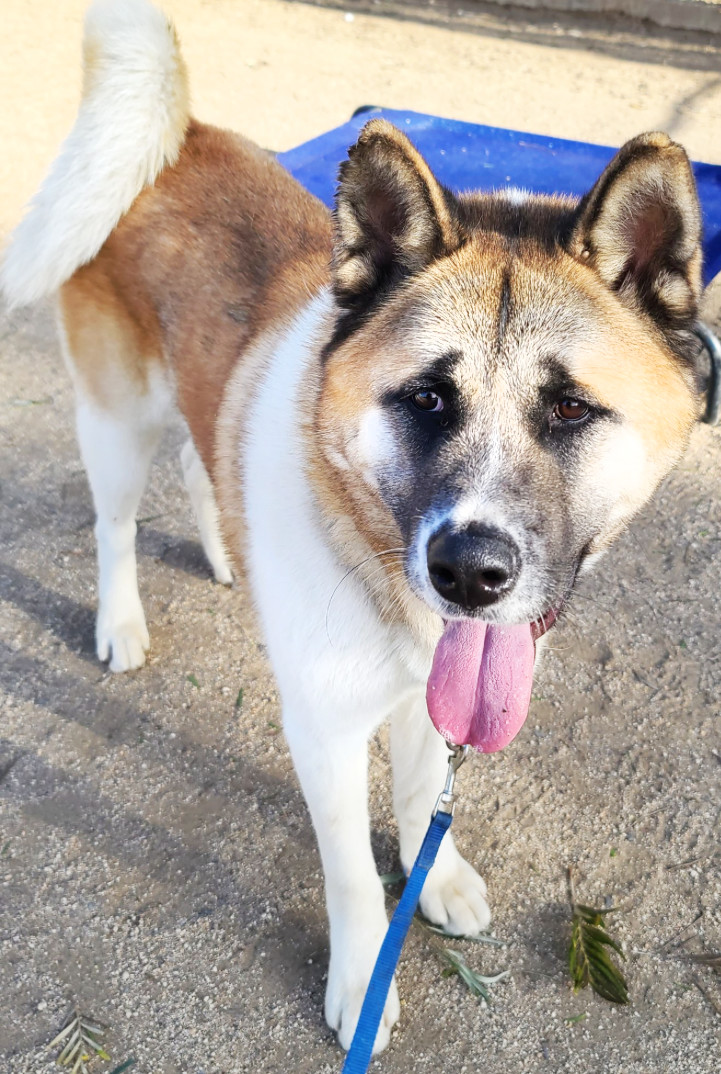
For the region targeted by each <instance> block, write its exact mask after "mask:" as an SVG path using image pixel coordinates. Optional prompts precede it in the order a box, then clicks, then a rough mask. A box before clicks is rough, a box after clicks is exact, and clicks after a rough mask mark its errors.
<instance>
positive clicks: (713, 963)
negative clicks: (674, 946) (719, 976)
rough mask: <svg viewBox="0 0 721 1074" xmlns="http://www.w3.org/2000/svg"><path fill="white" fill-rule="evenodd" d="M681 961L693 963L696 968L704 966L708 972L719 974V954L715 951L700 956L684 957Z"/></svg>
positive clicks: (720, 964)
mask: <svg viewBox="0 0 721 1074" xmlns="http://www.w3.org/2000/svg"><path fill="white" fill-rule="evenodd" d="M682 961H683V962H695V963H696V965H697V966H706V967H707V968H708V969H710V970H716V972H717V973H721V954H719V952H717V951H712V952H710V953H707V954H702V955H685V956H684V957H683V959H682Z"/></svg>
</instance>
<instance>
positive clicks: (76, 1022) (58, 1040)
mask: <svg viewBox="0 0 721 1074" xmlns="http://www.w3.org/2000/svg"><path fill="white" fill-rule="evenodd" d="M105 1032H106V1029H105V1027H104V1026H101V1025H94V1024H93V1023H92V1022H90V1021H88V1020H87V1019H86V1018H85V1017H84V1016H83V1015H81V1014H79V1013H78V1011H73V1013H72V1015H71V1016H70V1018H69V1019H68V1022H67V1025H65V1026H63V1028H62V1029H61V1031H60V1032H59V1033H58V1035H57V1037H55V1039H54V1040H52V1041H51V1042H50V1047H51V1048H54V1047H55V1046H56V1045H58V1044H63V1049H62V1051H61V1052H60V1055H59V1056H58V1058H57V1060H56V1062H57V1063H58V1065H59V1066H64V1067H69V1066H70V1065H71V1064H72V1074H77V1072H78V1071H85V1069H86V1067H85V1063H86V1062H87V1061H89V1060H90V1059H92V1053H93V1052H94V1053H95V1054H96V1055H98V1056H100V1058H101V1059H110V1056H109V1055H108V1053H107V1052H106V1051H105V1049H104V1048H103V1046H102V1044H101V1043H100V1039H99V1038H100V1037H102V1036H104V1034H105Z"/></svg>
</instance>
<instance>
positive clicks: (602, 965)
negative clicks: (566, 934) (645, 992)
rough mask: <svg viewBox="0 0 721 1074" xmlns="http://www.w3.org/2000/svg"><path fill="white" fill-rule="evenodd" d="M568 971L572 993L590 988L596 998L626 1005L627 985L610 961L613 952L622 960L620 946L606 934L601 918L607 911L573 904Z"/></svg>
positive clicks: (616, 967) (618, 970) (622, 954)
mask: <svg viewBox="0 0 721 1074" xmlns="http://www.w3.org/2000/svg"><path fill="white" fill-rule="evenodd" d="M572 909H573V918H572V923H571V944H570V947H569V949H568V968H569V970H570V973H571V980H572V982H573V990H574V992H578V991H579V990H580V989H582V988H586V987H587V985H589V984H590V986H591V988H592V989H593V991H594V992H596V994H597V995H599V996H601V997H602V998H603V999H607V1000H609V1001H610V1002H611V1003H628V985H627V984H626V979H625V977H624V976H623V974H622V973H621V971H620V969H619V968H618V966H617V965H616V963H615V962H614V961H613V959H612V957H611V953H610V952H611V951H614V952H615V953H616V954H617V955H619V956H620V957H621V958H623V959H625V957H626V956H625V955H624V953H623V949H622V948H621V945H620V944H619V943H618V942H617V941H616V940H614V939H613V937H612V936H610V935H609V934H608V932H607V931H606V928H605V926H604V920H603V919H604V917H605V915H606V914H608V913H610V911H609V910H596V909H594V908H593V907H592V906H585V905H584V904H583V903H574V904H573V907H572Z"/></svg>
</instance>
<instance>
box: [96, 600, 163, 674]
mask: <svg viewBox="0 0 721 1074" xmlns="http://www.w3.org/2000/svg"><path fill="white" fill-rule="evenodd" d="M96 639H97V653H98V659H99V660H102V661H103V662H105V661H107V660H109V661H110V670H111V671H133V670H135V669H136V668H141V667H142V666H143V664H144V663H145V654H146V653H147V651H148V649H149V648H150V636H149V634H148V628H147V626H146V625H145V616H144V615H143V612H142V609H141V611H140V616H139V617H138V616H135V617H134V618H132V619H125V620H124V621H123V622H122V623H115V624H113V625H112V626H111V625H110V624H108V623H107V622H104V621H103V619H102V617H99V618H98V627H97V633H96Z"/></svg>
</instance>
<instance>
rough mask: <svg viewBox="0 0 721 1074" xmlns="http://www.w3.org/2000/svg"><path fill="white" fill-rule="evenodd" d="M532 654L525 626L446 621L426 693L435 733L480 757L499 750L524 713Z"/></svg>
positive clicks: (529, 691)
mask: <svg viewBox="0 0 721 1074" xmlns="http://www.w3.org/2000/svg"><path fill="white" fill-rule="evenodd" d="M534 656H535V650H534V645H533V638H532V636H531V626H530V623H522V624H521V625H520V626H495V625H493V624H490V623H482V622H480V621H479V620H478V619H456V620H453V621H451V622H449V623H448V624H447V625H446V629H445V630H444V631H443V634H442V636H441V640H440V641H439V642H438V645H437V647H436V652H435V656H434V657H433V667H432V668H431V674H430V678H429V679H428V687H427V690H426V700H427V702H428V712H429V713H430V717H431V719H432V720H433V723H434V724H435V727H436V729H437V730H438V731H440V733H441V734H442V735H443V737H444V738H446V739H448V741H449V742H454V743H455V744H456V745H458V746H463V745H468V746H472V747H473V749H475V750H478V751H479V753H495V752H496V750H502V749H503V747H504V746H507V745H508V743H509V742H510V741H511V740H512V739H513V738H515V737H516V735H517V734H518V732H519V731H520V730H521V727H522V725H523V721H524V720H525V719H526V716H527V715H528V705H529V703H530V700H531V686H532V683H533V661H534Z"/></svg>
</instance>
